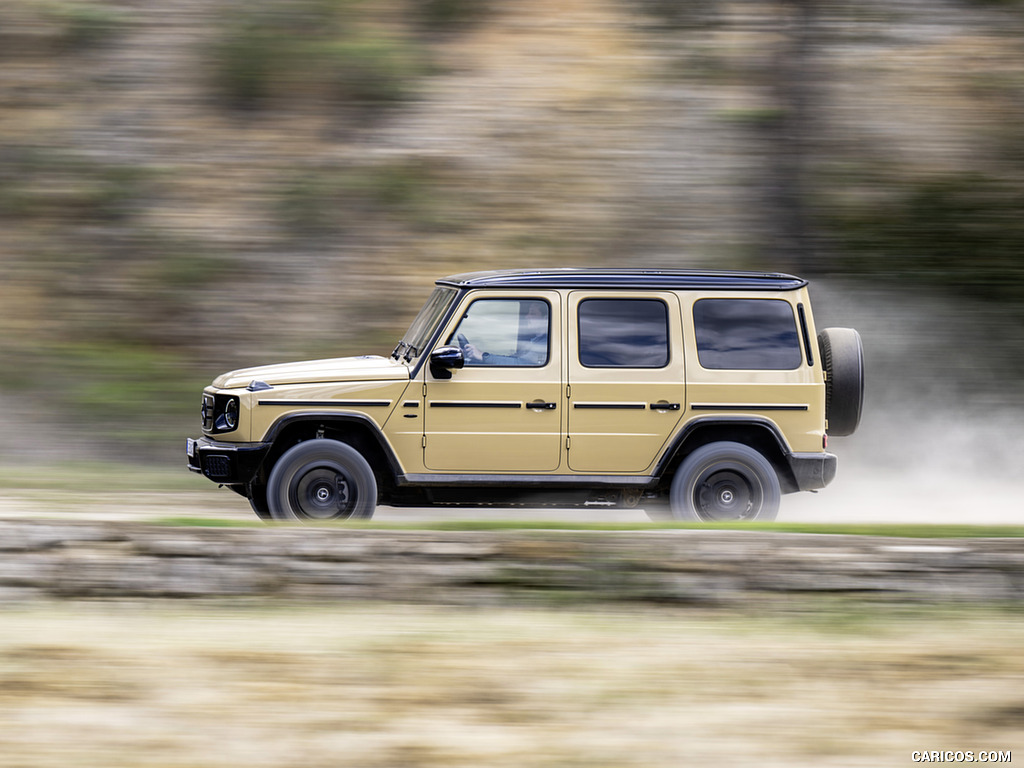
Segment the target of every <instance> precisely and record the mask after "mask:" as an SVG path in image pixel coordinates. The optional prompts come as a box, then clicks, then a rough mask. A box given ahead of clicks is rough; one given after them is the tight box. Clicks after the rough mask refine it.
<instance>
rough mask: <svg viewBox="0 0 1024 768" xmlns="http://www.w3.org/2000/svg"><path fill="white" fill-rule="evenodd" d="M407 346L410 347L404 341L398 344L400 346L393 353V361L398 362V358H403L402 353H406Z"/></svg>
mask: <svg viewBox="0 0 1024 768" xmlns="http://www.w3.org/2000/svg"><path fill="white" fill-rule="evenodd" d="M407 346H409V345H408V344H406V343H405V342H404V341H400V342H398V346H397V347H395V348H394V349H393V350H392V351H391V359H392V360H397V359H398V358H400V357H401V356H402V352H403V351H404V347H407Z"/></svg>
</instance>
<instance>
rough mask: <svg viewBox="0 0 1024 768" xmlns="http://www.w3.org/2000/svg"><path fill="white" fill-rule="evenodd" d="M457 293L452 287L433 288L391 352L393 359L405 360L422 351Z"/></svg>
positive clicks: (416, 355)
mask: <svg viewBox="0 0 1024 768" xmlns="http://www.w3.org/2000/svg"><path fill="white" fill-rule="evenodd" d="M457 293H458V291H457V290H455V289H454V288H435V289H434V292H433V293H432V294H430V298H429V299H427V303H426V304H424V305H423V309H421V310H420V312H419V314H418V315H416V319H415V320H413V321H412V325H410V326H409V330H408V331H406V332H405V336H403V337H402V340H401V341H400V342H399V343H398V346H397V347H395V351H394V352H392V353H391V356H392V357H393V358H394V359H395V360H399V359H403V358H404V359H405V360H406V361H408V360H412V359H413V358H414V357H418V356H419V355H420V353H422V352H423V348H424V347H425V346H426V344H427V342H428V341H430V336H431V334H432V333H433V332H434V329H435V328H436V327H437V323H438V321H440V319H441V318H442V317H443V316H444V313H445V312H447V311H448V307H450V306H451V304H452V301H454V300H455V295H456V294H457Z"/></svg>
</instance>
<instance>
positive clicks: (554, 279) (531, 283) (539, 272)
mask: <svg viewBox="0 0 1024 768" xmlns="http://www.w3.org/2000/svg"><path fill="white" fill-rule="evenodd" d="M437 284H438V285H449V286H452V287H455V288H646V289H651V288H664V289H669V290H676V289H704V290H747V291H750V290H755V291H792V290H796V289H797V288H802V287H803V286H805V285H807V281H806V280H804V279H802V278H799V277H794V276H793V275H785V274H779V273H771V272H725V271H720V272H716V271H707V270H681V269H510V270H493V271H489V272H467V273H465V274H461V275H452V276H450V277H445V278H442V279H440V280H438V281H437Z"/></svg>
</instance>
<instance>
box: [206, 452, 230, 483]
mask: <svg viewBox="0 0 1024 768" xmlns="http://www.w3.org/2000/svg"><path fill="white" fill-rule="evenodd" d="M203 474H204V475H206V476H207V477H209V478H214V477H230V476H231V459H229V458H228V457H227V456H218V455H216V454H214V455H212V456H210V455H206V456H203Z"/></svg>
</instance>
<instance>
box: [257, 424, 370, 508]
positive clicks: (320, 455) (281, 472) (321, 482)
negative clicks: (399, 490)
mask: <svg viewBox="0 0 1024 768" xmlns="http://www.w3.org/2000/svg"><path fill="white" fill-rule="evenodd" d="M267 506H268V507H269V509H270V516H271V517H272V518H273V519H274V520H301V521H321V520H353V519H360V518H362V519H365V518H370V517H373V510H374V508H375V507H376V506H377V480H376V478H375V477H374V476H373V469H371V467H370V465H369V464H368V463H367V461H366V459H364V458H363V457H362V455H361V454H360V453H359V451H357V450H356V449H355V448H353V447H352V446H351V445H348V444H346V443H341V442H338V441H337V440H324V439H317V440H309V441H307V442H304V443H299V444H298V445H295V446H293V447H291V448H289V449H288V450H287V451H285V453H284V455H283V456H281V458H280V459H278V460H277V463H276V464H275V465H274V469H273V470H272V471H271V473H270V479H269V481H268V483H267Z"/></svg>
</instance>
